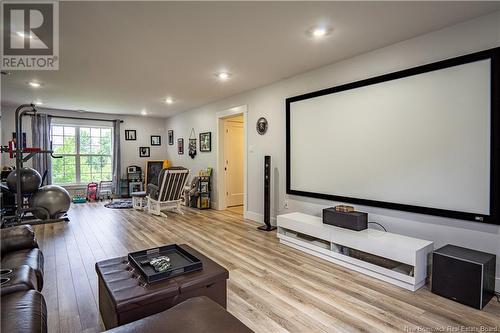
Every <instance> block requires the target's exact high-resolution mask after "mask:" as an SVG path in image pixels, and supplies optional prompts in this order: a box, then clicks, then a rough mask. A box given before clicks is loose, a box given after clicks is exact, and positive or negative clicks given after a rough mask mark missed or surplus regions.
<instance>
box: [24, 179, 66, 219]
mask: <svg viewBox="0 0 500 333" xmlns="http://www.w3.org/2000/svg"><path fill="white" fill-rule="evenodd" d="M29 204H30V207H31V208H34V209H35V210H34V211H33V215H35V216H36V217H37V218H39V219H46V218H47V215H46V213H45V212H46V211H48V213H49V218H51V219H55V218H58V217H60V216H61V215H63V214H64V213H66V212H67V211H68V210H69V207H70V205H71V197H70V195H69V193H68V191H66V189H64V188H63V187H61V186H57V185H47V186H43V187H41V188H40V189H39V190H38V191H36V192H35V193H34V194H33V195H32V196H31V198H30V201H29ZM36 208H42V209H38V210H37V209H36ZM43 208H44V209H43Z"/></svg>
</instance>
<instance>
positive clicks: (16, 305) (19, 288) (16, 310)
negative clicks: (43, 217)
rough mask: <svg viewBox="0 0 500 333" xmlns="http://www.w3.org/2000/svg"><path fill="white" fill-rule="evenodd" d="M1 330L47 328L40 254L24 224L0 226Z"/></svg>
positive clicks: (41, 332)
mask: <svg viewBox="0 0 500 333" xmlns="http://www.w3.org/2000/svg"><path fill="white" fill-rule="evenodd" d="M0 267H1V269H2V275H1V278H2V286H1V287H0V290H1V315H2V320H1V329H0V331H1V332H23V333H24V332H30V333H46V332H47V306H46V304H45V300H44V298H43V296H42V294H41V293H40V291H41V290H42V287H43V254H42V251H40V249H39V248H38V243H37V241H36V238H35V233H34V232H33V229H32V228H31V227H30V226H28V225H23V226H17V227H12V228H7V229H0Z"/></svg>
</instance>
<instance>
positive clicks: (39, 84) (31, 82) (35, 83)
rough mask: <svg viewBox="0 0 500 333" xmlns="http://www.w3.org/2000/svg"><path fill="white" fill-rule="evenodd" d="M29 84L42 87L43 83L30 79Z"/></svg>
mask: <svg viewBox="0 0 500 333" xmlns="http://www.w3.org/2000/svg"><path fill="white" fill-rule="evenodd" d="M28 84H29V85H30V86H31V87H33V88H40V87H41V86H42V84H41V83H40V82H36V81H30V82H28Z"/></svg>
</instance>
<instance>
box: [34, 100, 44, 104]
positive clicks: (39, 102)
mask: <svg viewBox="0 0 500 333" xmlns="http://www.w3.org/2000/svg"><path fill="white" fill-rule="evenodd" d="M34 104H35V105H42V104H43V102H42V101H40V100H38V101H35V102H34Z"/></svg>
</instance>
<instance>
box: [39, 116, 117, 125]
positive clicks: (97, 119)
mask: <svg viewBox="0 0 500 333" xmlns="http://www.w3.org/2000/svg"><path fill="white" fill-rule="evenodd" d="M47 116H49V117H52V118H63V119H79V120H95V121H110V122H113V121H115V120H119V121H120V123H123V120H121V119H99V118H83V117H69V116H53V115H51V114H48V115H47Z"/></svg>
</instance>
